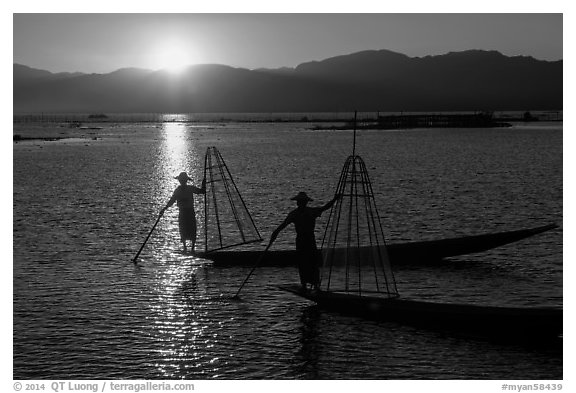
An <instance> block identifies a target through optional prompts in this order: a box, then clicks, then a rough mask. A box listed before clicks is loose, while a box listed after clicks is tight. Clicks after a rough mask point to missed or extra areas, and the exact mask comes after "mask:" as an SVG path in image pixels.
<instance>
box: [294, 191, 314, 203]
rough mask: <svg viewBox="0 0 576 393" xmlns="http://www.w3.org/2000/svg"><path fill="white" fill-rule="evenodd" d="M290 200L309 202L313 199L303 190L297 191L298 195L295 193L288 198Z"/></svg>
mask: <svg viewBox="0 0 576 393" xmlns="http://www.w3.org/2000/svg"><path fill="white" fill-rule="evenodd" d="M290 200H292V201H306V202H310V201H313V200H314V199H312V198H310V197H309V196H308V195H306V193H305V192H299V193H298V195H296V196H295V197H292V198H290Z"/></svg>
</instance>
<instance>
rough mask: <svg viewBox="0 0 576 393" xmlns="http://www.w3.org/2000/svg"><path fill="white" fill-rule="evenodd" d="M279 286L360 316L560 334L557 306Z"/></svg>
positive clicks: (491, 332) (515, 333)
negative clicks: (454, 301) (504, 304)
mask: <svg viewBox="0 0 576 393" xmlns="http://www.w3.org/2000/svg"><path fill="white" fill-rule="evenodd" d="M280 289H282V290H285V291H288V292H291V293H293V294H296V295H298V296H301V297H303V298H305V299H308V300H311V301H313V302H315V303H317V304H318V305H319V306H320V307H321V308H323V309H327V310H330V311H336V312H339V313H342V314H346V315H353V316H359V317H362V318H367V319H372V320H380V321H393V322H398V323H403V324H409V325H415V326H421V327H427V328H441V329H443V330H445V329H448V330H454V331H465V332H473V333H475V334H480V335H482V336H509V337H516V338H520V337H531V338H536V339H557V338H560V337H561V335H562V320H563V317H562V314H563V312H562V309H561V308H513V307H493V306H479V305H466V304H451V303H432V302H422V301H415V300H405V299H401V298H399V297H393V298H379V297H371V296H358V295H350V294H345V293H337V292H325V291H310V290H302V289H301V287H300V286H299V285H283V286H280Z"/></svg>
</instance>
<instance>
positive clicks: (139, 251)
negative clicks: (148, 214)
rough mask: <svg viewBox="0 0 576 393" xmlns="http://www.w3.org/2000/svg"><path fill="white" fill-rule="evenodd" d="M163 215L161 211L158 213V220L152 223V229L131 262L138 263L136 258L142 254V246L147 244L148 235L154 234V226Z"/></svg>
mask: <svg viewBox="0 0 576 393" xmlns="http://www.w3.org/2000/svg"><path fill="white" fill-rule="evenodd" d="M162 216H163V214H162V211H160V214H159V215H158V218H157V219H156V222H155V223H154V226H153V227H152V229H151V230H150V233H148V236H146V240H144V243H142V247H140V249H139V250H138V253H137V254H136V256H135V257H134V259H132V262H134V263H136V262H138V257H139V256H140V253H141V252H142V250H143V249H144V246H145V245H146V243H147V242H148V239H150V235H152V232H154V229H155V228H156V225H158V222H159V221H160V218H162Z"/></svg>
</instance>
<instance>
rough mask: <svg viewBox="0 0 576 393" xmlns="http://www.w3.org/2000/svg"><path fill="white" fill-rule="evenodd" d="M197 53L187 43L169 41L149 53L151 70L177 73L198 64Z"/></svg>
mask: <svg viewBox="0 0 576 393" xmlns="http://www.w3.org/2000/svg"><path fill="white" fill-rule="evenodd" d="M198 60H199V59H198V54H197V51H196V50H195V49H194V48H192V46H191V45H190V44H188V43H184V42H179V41H176V40H169V41H165V42H161V43H159V44H158V45H157V46H156V47H155V48H153V50H152V51H151V53H150V65H151V68H153V69H156V70H167V71H170V72H172V73H179V72H181V71H183V70H184V69H185V68H187V67H188V66H190V65H193V64H198Z"/></svg>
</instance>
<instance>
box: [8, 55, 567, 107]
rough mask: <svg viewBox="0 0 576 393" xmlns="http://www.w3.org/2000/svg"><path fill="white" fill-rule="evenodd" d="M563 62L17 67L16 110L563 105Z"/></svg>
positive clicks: (480, 58)
mask: <svg viewBox="0 0 576 393" xmlns="http://www.w3.org/2000/svg"><path fill="white" fill-rule="evenodd" d="M562 67H563V62H562V61H561V60H560V61H555V62H548V61H541V60H536V59H534V58H531V57H524V56H516V57H508V56H504V55H502V54H501V53H499V52H495V51H480V50H471V51H464V52H453V53H448V54H445V55H440V56H426V57H421V58H420V57H408V56H406V55H403V54H399V53H395V52H391V51H387V50H379V51H363V52H358V53H353V54H350V55H345V56H337V57H333V58H329V59H325V60H322V61H312V62H307V63H303V64H300V65H298V66H297V67H296V68H293V69H292V68H280V69H257V70H247V69H241V68H233V67H229V66H225V65H217V64H205V65H195V66H190V67H189V68H188V69H187V70H186V71H185V72H183V73H182V74H180V75H178V76H175V75H173V74H170V73H168V72H165V71H150V70H143V69H136V68H127V69H121V70H118V71H115V72H112V73H109V74H81V73H58V74H54V73H50V72H48V71H43V70H36V69H33V68H30V67H26V66H23V65H18V64H14V78H13V80H14V112H98V113H100V112H317V111H326V112H333V111H334V112H335V111H353V110H359V111H453V110H468V111H475V110H487V111H490V110H498V111H501V110H559V109H562V104H563V102H562V89H563V84H562Z"/></svg>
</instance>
